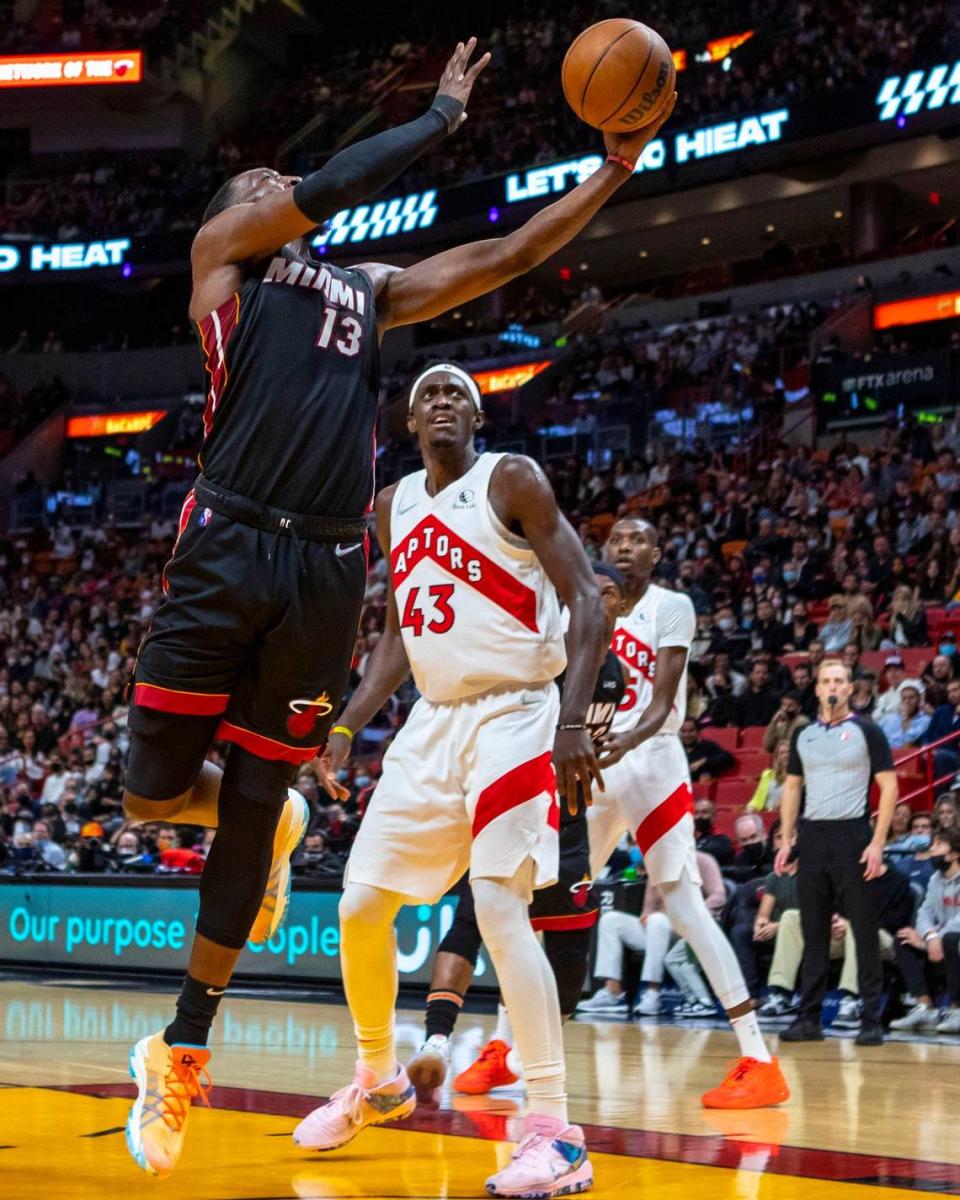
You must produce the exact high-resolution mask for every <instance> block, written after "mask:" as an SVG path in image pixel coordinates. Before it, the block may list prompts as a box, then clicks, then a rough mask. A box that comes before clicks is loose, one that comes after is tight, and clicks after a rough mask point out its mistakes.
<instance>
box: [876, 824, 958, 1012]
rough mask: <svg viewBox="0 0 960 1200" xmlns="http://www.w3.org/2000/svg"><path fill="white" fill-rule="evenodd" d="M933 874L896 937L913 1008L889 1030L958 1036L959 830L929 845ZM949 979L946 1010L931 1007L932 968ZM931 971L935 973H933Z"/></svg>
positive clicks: (939, 836)
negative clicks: (912, 915) (913, 919)
mask: <svg viewBox="0 0 960 1200" xmlns="http://www.w3.org/2000/svg"><path fill="white" fill-rule="evenodd" d="M932 862H933V866H934V868H935V871H936V873H935V874H934V875H933V876H932V878H931V880H930V882H929V884H928V885H927V891H926V895H925V896H924V898H923V904H921V906H920V909H919V911H918V912H917V919H916V923H915V925H909V924H905V925H904V926H903V927H902V928H901V929H900V930H899V931H898V933H897V966H898V967H899V968H900V971H901V974H902V975H903V978H904V981H905V983H906V985H907V989H908V991H909V992H910V994H911V995H912V996H914V997H915V999H916V1003H915V1004H914V1006H913V1007H912V1008H911V1009H910V1011H909V1012H908V1013H907V1014H906V1015H905V1016H903V1017H901V1018H900V1019H899V1020H897V1021H891V1023H890V1028H891V1029H898V1030H930V1031H932V1030H936V1032H937V1033H949V1034H958V1033H960V830H956V829H948V830H943V831H942V832H940V833H938V834H937V835H936V837H935V839H934V842H933V858H932ZM941 965H942V968H943V970H944V972H945V974H946V977H947V993H948V996H949V1007H948V1009H947V1011H946V1012H945V1013H942V1014H941V1013H940V1012H939V1011H938V1009H937V1008H936V1006H935V1004H934V997H935V996H936V990H937V985H936V983H935V982H934V980H935V979H936V970H935V969H936V968H938V967H941ZM931 968H934V970H933V971H931Z"/></svg>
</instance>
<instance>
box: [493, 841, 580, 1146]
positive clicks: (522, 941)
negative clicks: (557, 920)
mask: <svg viewBox="0 0 960 1200" xmlns="http://www.w3.org/2000/svg"><path fill="white" fill-rule="evenodd" d="M472 883H473V899H474V903H475V905H476V911H477V924H478V925H479V927H480V933H481V935H482V937H483V941H484V945H485V946H486V947H487V950H488V952H489V954H490V957H491V959H492V960H493V965H494V968H495V970H496V972H497V978H498V979H499V980H500V987H501V989H502V991H503V999H504V1001H505V1003H506V1007H507V1009H508V1010H509V1011H510V1013H511V1014H512V1020H513V1021H515V1022H516V1030H515V1031H514V1033H515V1036H516V1042H517V1050H518V1052H519V1055H520V1057H521V1059H522V1060H523V1064H524V1077H525V1079H526V1082H527V1107H528V1111H529V1112H530V1113H531V1114H537V1115H540V1116H547V1117H554V1118H556V1119H557V1120H560V1121H563V1122H564V1124H566V1123H567V1121H568V1117H567V1094H566V1075H565V1070H564V1061H563V1025H562V1023H561V1020H560V1002H559V1000H558V998H557V985H556V981H555V979H554V977H553V971H552V970H551V969H550V964H549V962H548V961H547V956H546V955H545V954H544V952H543V947H542V946H541V945H540V943H539V942H538V941H537V937H536V934H535V933H534V932H533V930H532V929H531V927H530V918H529V916H528V913H527V904H528V897H529V864H528V866H527V868H526V869H525V870H524V871H523V872H522V873H521V874H520V875H518V876H517V877H515V878H514V879H474V880H473V881H472Z"/></svg>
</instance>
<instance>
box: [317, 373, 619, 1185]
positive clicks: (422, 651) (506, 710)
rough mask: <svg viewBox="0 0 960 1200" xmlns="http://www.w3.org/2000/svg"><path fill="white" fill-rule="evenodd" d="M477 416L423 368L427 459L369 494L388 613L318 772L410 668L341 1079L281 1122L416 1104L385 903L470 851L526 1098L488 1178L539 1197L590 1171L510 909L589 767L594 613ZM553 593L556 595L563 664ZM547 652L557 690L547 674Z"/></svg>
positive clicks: (568, 533)
mask: <svg viewBox="0 0 960 1200" xmlns="http://www.w3.org/2000/svg"><path fill="white" fill-rule="evenodd" d="M482 424H483V413H482V411H481V404H480V392H479V389H478V388H477V385H476V382H475V381H474V380H473V379H472V378H471V376H470V375H468V374H467V373H466V372H465V371H463V370H461V369H460V368H459V367H456V366H454V365H452V364H442V365H438V366H434V367H431V368H428V369H427V370H426V371H424V372H423V374H422V375H420V377H419V378H418V379H417V380H416V382H415V383H414V385H413V387H412V389H411V393H410V408H409V416H408V428H409V430H410V432H411V433H415V434H416V435H417V437H418V439H419V443H420V451H421V454H422V456H423V461H424V463H425V464H426V469H425V470H423V471H418V472H416V473H415V474H413V475H408V476H406V477H405V478H404V479H401V480H400V482H399V483H398V484H396V485H394V486H391V487H388V488H385V489H384V490H383V491H382V492H381V493H380V495H379V496H378V498H377V507H376V512H377V535H378V538H379V540H380V544H381V547H382V549H383V553H384V554H385V555H386V556H387V558H388V559H389V562H390V578H391V589H390V596H389V600H388V617H387V628H386V630H385V632H384V635H383V637H382V638H381V639H380V641H379V642H378V644H377V648H376V650H375V651H374V653H373V655H372V656H371V659H370V662H369V664H368V666H367V669H366V671H365V673H364V677H363V681H362V682H361V684H360V686H359V687H358V689H357V691H356V693H355V694H354V696H353V697H352V699H351V700H350V703H349V704H348V705H347V708H346V709H345V711H344V712H343V714H342V716H341V718H340V723H339V725H338V726H336V727H335V728H334V731H333V734H332V735H331V738H330V741H329V745H328V753H329V768H330V769H331V772H336V770H338V769H339V767H340V766H341V765H342V764H343V763H344V762H345V761H346V759H347V757H348V755H349V751H350V742H351V740H352V737H353V734H354V733H355V732H356V730H357V729H359V728H361V727H362V726H363V725H364V724H366V722H367V721H369V720H370V718H371V717H372V716H373V715H374V714H375V713H376V712H377V711H378V710H379V709H380V707H381V706H382V705H383V703H384V702H385V700H386V699H387V698H388V697H389V696H390V695H391V694H392V693H393V692H394V691H395V690H396V688H397V687H398V686H399V685H400V683H401V682H402V681H403V679H404V678H405V676H406V675H407V672H408V670H410V669H411V668H412V670H413V676H414V680H415V681H416V684H417V687H418V688H419V690H420V692H421V697H422V698H421V699H420V700H419V701H418V702H417V704H416V705H415V706H414V708H413V711H412V712H411V714H410V717H409V719H408V721H407V723H406V725H405V726H404V727H403V729H402V730H401V731H400V733H399V734H398V735H397V737H396V739H395V740H394V742H393V744H392V745H391V747H390V749H389V751H388V752H387V754H386V755H385V757H384V760H383V775H382V778H381V779H380V782H379V784H378V785H377V788H376V790H375V792H374V794H373V797H372V799H371V801H370V805H369V807H368V809H367V812H366V815H365V817H364V820H363V823H362V825H361V827H360V832H359V834H358V835H357V839H356V842H355V843H354V846H353V850H352V852H351V855H350V860H349V862H348V864H347V872H346V876H345V880H344V886H345V890H344V894H343V898H342V900H341V902H340V925H341V959H342V967H343V979H344V989H345V991H346V994H347V1001H348V1003H349V1005H350V1010H351V1013H352V1015H353V1019H354V1026H355V1030H356V1035H357V1042H358V1046H359V1062H358V1064H357V1071H356V1075H355V1078H354V1082H353V1083H352V1084H351V1085H349V1086H348V1087H346V1088H344V1089H342V1091H340V1092H338V1093H337V1094H336V1095H335V1096H334V1097H333V1098H332V1099H331V1100H330V1101H329V1102H328V1103H327V1104H325V1105H323V1106H322V1107H321V1108H318V1109H316V1110H315V1111H314V1112H312V1113H311V1114H310V1115H309V1116H308V1117H306V1119H305V1120H304V1121H303V1122H302V1123H301V1124H300V1125H299V1126H298V1128H297V1130H296V1132H295V1133H294V1139H295V1141H296V1142H297V1143H298V1144H299V1145H301V1146H305V1147H310V1148H313V1149H322V1150H332V1149H334V1148H336V1147H337V1146H342V1145H344V1144H345V1143H346V1142H348V1141H349V1140H350V1139H351V1138H353V1137H355V1136H356V1134H357V1133H359V1132H360V1130H361V1129H362V1128H363V1127H364V1126H366V1125H371V1124H379V1123H380V1122H382V1121H388V1120H396V1119H397V1118H399V1117H404V1116H407V1115H409V1114H410V1113H411V1112H412V1111H413V1109H414V1107H415V1106H416V1099H415V1095H414V1089H413V1087H412V1086H411V1084H410V1080H409V1078H408V1077H407V1073H406V1071H405V1070H404V1068H403V1067H402V1066H400V1065H399V1064H398V1061H397V1057H396V1051H395V1047H394V1036H393V1028H394V1026H393V1021H394V1005H395V1001H396V994H397V966H396V947H395V939H394V930H393V922H394V918H395V917H396V915H397V911H398V910H399V908H400V907H401V905H402V904H409V903H433V902H435V901H437V900H438V899H439V898H440V897H441V896H442V895H443V894H444V893H445V892H446V891H447V890H448V889H449V888H450V887H452V886H453V884H454V883H456V881H457V880H458V879H459V878H460V876H461V875H462V874H463V873H464V871H465V870H466V869H467V868H468V867H469V871H470V882H471V885H472V889H473V897H474V902H475V907H476V918H477V923H478V925H479V928H480V932H481V934H482V936H483V941H484V943H485V945H486V947H487V951H488V953H489V954H490V957H491V959H492V960H493V964H494V967H495V969H496V972H497V977H498V979H499V982H500V986H501V989H502V992H503V995H504V999H505V1002H506V1004H507V1006H508V1008H509V1010H510V1014H511V1017H512V1019H513V1026H514V1030H515V1036H516V1042H517V1049H518V1052H519V1054H520V1057H521V1058H522V1060H523V1062H524V1064H525V1075H526V1080H527V1095H528V1107H529V1114H528V1116H527V1118H526V1124H525V1136H524V1138H523V1140H522V1141H521V1143H520V1145H519V1147H518V1148H517V1150H516V1151H515V1153H514V1156H513V1158H512V1160H511V1162H510V1163H509V1164H508V1165H507V1166H506V1167H505V1168H504V1169H503V1170H502V1171H499V1172H498V1173H497V1174H496V1175H494V1176H492V1177H491V1178H490V1179H489V1180H487V1190H488V1192H490V1194H491V1195H494V1196H531V1195H537V1196H555V1195H561V1194H567V1193H572V1192H580V1191H584V1190H586V1189H587V1188H588V1187H589V1186H590V1184H591V1183H592V1179H593V1169H592V1167H591V1165H590V1161H589V1159H588V1158H587V1153H586V1147H585V1145H584V1138H583V1132H582V1130H581V1129H580V1128H579V1127H578V1126H574V1125H570V1124H569V1122H568V1119H567V1104H566V1087H565V1072H564V1060H563V1035H562V1030H561V1019H560V1009H559V1004H558V999H557V989H556V983H555V981H554V977H553V973H552V971H551V969H550V966H549V963H548V962H547V959H546V956H545V954H544V952H543V950H542V948H541V946H540V944H539V942H538V941H537V938H536V936H535V934H534V932H533V930H532V928H531V925H530V920H529V916H528V913H527V905H528V904H529V902H530V899H531V895H532V892H533V889H535V888H540V887H544V886H547V885H549V884H551V883H553V882H554V881H555V880H556V879H557V874H558V836H557V830H558V826H559V806H558V803H557V796H556V793H557V791H558V790H559V792H560V794H561V796H566V797H568V800H569V803H570V804H572V805H574V806H575V805H576V803H577V799H576V797H577V783H578V781H579V783H580V785H581V787H582V789H583V792H584V796H585V799H586V801H587V803H589V802H590V799H591V784H592V782H594V781H595V782H597V783H599V782H600V778H599V771H598V769H597V763H596V759H595V757H594V752H593V748H592V741H591V738H590V735H589V732H588V730H587V728H586V711H587V707H588V705H589V703H590V700H591V697H592V694H593V689H594V684H595V681H596V677H597V673H598V671H599V668H600V664H601V661H602V659H603V657H604V651H605V649H606V647H605V646H604V643H603V627H604V618H603V611H602V608H601V604H600V597H599V593H598V590H597V586H596V583H595V581H594V576H593V572H592V570H591V567H590V564H589V561H588V560H587V557H586V555H585V553H584V551H583V547H582V546H581V544H580V542H579V540H578V538H577V536H576V534H575V533H574V531H573V529H572V528H571V527H570V525H569V524H568V522H567V521H566V520H565V519H564V518H563V517H562V515H561V514H560V512H559V510H558V509H557V504H556V500H555V498H554V495H553V490H552V489H551V487H550V484H549V483H548V482H547V480H546V478H545V477H544V475H543V473H542V471H541V470H540V469H539V467H537V466H536V464H535V463H533V462H532V461H531V460H530V459H528V458H525V457H523V456H521V455H513V454H478V453H477V451H476V448H475V446H474V434H475V433H476V431H477V430H478V429H479V428H480V427H481V425H482ZM558 594H559V598H560V600H562V601H563V603H564V604H566V605H567V606H568V608H569V610H570V626H569V632H568V635H567V642H568V644H569V646H570V647H571V650H570V661H569V663H567V654H566V650H565V647H564V635H563V631H562V626H561V618H560V605H559V602H558ZM565 665H566V683H565V687H564V693H563V698H562V701H561V700H560V698H559V694H558V691H557V688H556V687H555V686H554V683H553V680H554V678H555V677H556V676H557V675H559V674H560V672H561V671H562V670H563V669H564V666H565ZM554 769H556V775H555V773H554Z"/></svg>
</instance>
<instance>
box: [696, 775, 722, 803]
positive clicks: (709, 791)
mask: <svg viewBox="0 0 960 1200" xmlns="http://www.w3.org/2000/svg"><path fill="white" fill-rule="evenodd" d="M716 786H717V785H716V783H715V782H714V780H712V779H711V780H710V782H709V783H707V782H705V781H704V782H700V783H695V784H693V798H694V800H712V799H713V793H714V790H715V789H716Z"/></svg>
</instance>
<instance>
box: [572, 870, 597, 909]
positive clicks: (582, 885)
mask: <svg viewBox="0 0 960 1200" xmlns="http://www.w3.org/2000/svg"><path fill="white" fill-rule="evenodd" d="M592 887H593V880H592V879H591V878H590V877H589V875H584V877H583V878H582V879H581V880H579V881H578V882H577V883H572V884H571V885H570V896H571V898H572V900H573V904H574V907H575V908H586V907H587V900H588V899H589V897H590V889H591V888H592Z"/></svg>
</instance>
